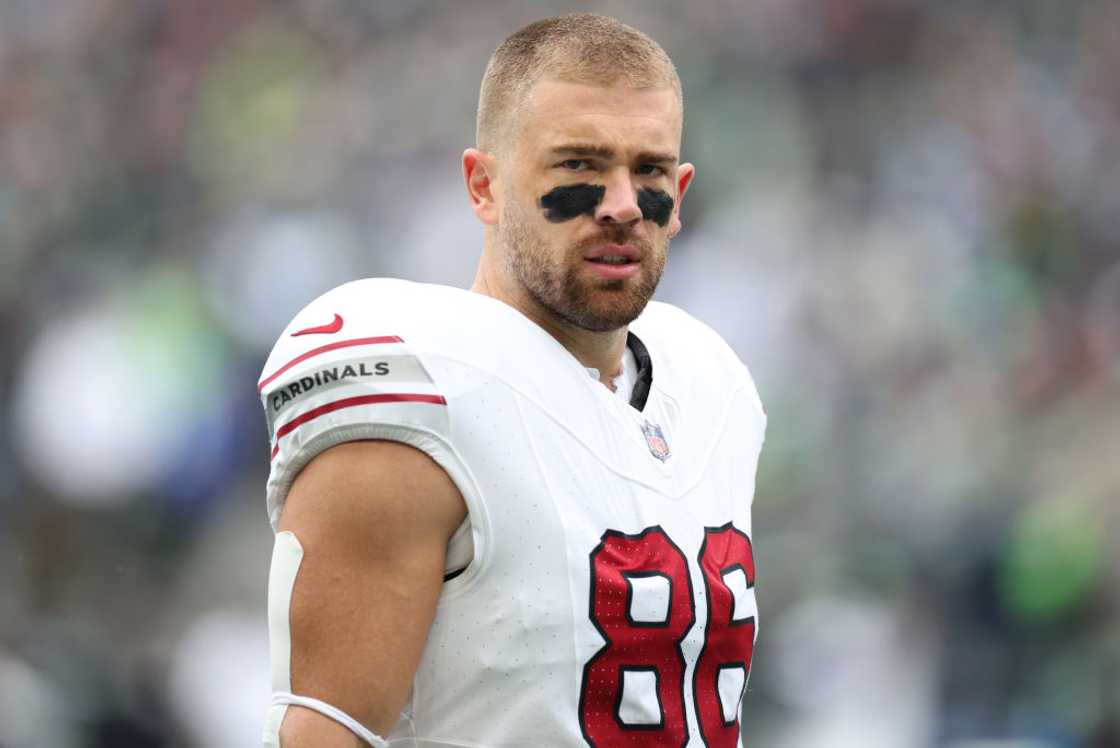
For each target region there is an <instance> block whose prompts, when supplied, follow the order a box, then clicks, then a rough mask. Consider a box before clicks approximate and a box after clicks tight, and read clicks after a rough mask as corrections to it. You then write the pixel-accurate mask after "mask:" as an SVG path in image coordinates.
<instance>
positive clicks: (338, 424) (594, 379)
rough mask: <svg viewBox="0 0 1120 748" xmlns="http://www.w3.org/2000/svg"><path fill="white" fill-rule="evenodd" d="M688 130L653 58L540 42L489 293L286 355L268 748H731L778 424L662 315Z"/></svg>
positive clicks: (294, 343) (510, 80)
mask: <svg viewBox="0 0 1120 748" xmlns="http://www.w3.org/2000/svg"><path fill="white" fill-rule="evenodd" d="M681 127H682V99H681V88H680V81H679V79H678V77H677V73H676V71H675V69H674V67H673V64H672V62H671V61H670V60H669V58H668V56H667V55H666V54H665V52H664V51H663V50H662V49H661V47H660V46H658V45H657V43H656V42H654V41H653V40H651V39H650V38H649V37H647V36H646V35H645V34H643V33H641V32H639V31H637V30H635V29H633V28H631V27H629V26H626V25H624V24H622V23H620V22H618V21H616V20H614V19H610V18H605V17H602V16H597V15H590V14H579V15H571V16H563V17H559V18H552V19H547V20H544V21H540V22H537V23H534V24H532V25H530V26H527V27H525V28H523V29H521V30H520V31H518V32H516V33H515V34H513V35H512V36H510V37H509V38H508V39H507V40H506V41H505V42H504V43H502V45H501V46H500V47H499V48H498V49H497V51H496V52H495V53H494V55H493V56H492V58H491V59H490V62H489V65H488V67H487V69H486V73H485V77H484V79H483V82H482V90H481V96H480V101H479V107H478V121H477V142H476V147H475V148H469V149H467V150H466V151H465V152H464V154H463V159H462V170H463V178H464V183H465V186H466V192H467V195H468V197H469V199H470V203H471V206H472V208H473V210H474V213H475V215H476V216H477V217H478V219H479V221H481V222H482V224H483V226H484V232H485V234H484V235H485V238H484V244H483V248H482V254H481V259H480V261H479V265H478V273H477V277H476V279H475V282H474V285H473V287H472V288H471V290H469V291H467V290H460V289H455V288H448V287H442V286H433V285H421V284H417V283H410V282H406V281H402V280H391V279H370V280H359V281H355V282H352V283H348V284H346V285H343V286H341V287H339V288H336V289H334V290H333V291H330V292H328V293H327V294H325V295H323V296H322V297H320V298H318V299H316V300H315V301H313V302H312V303H311V304H310V305H308V306H307V307H306V308H305V309H303V310H302V311H301V312H299V313H298V314H297V315H296V316H295V318H294V319H293V320H292V322H291V324H290V325H289V326H288V328H287V329H285V330H284V332H283V333H282V334H281V336H280V339H279V341H278V342H277V343H276V346H275V348H274V349H273V351H272V354H271V355H270V356H269V359H268V362H267V363H266V364H265V367H264V371H263V373H262V377H261V381H260V387H259V388H260V394H261V399H262V403H263V405H264V409H265V412H266V416H267V421H268V426H269V432H270V435H271V440H272V444H271V452H272V464H271V474H270V477H269V480H268V511H269V516H270V519H271V522H272V525H273V527H274V529H275V530H276V544H275V551H274V554H273V558H272V567H271V574H270V579H269V626H270V637H271V652H272V661H273V689H274V694H273V698H272V708H271V710H270V712H269V715H268V718H267V724H266V728H265V742H266V744H268V745H272V746H276V745H282V746H284V748H298V747H304V746H314V747H315V748H330V747H331V746H348V747H350V746H356V745H363V744H364V745H370V746H384V745H387V744H391V745H394V746H423V747H425V748H434V747H436V746H474V747H481V746H574V745H592V746H603V747H606V746H682V745H684V744H685V743H689V744H690V745H707V746H721V747H722V746H738V745H740V744H741V738H740V725H739V714H740V702H741V699H742V696H743V692H744V690H745V687H746V683H747V678H748V676H749V673H750V663H751V653H752V650H753V646H754V640H755V636H756V634H757V620H756V607H755V598H754V582H755V567H754V557H753V554H752V547H751V519H750V507H751V500H752V496H753V493H754V481H755V471H756V466H757V462H758V456H759V451H760V449H761V446H762V440H763V433H764V430H765V424H766V417H765V415H764V412H763V409H762V406H761V404H760V402H759V398H758V395H757V393H756V390H755V386H754V384H753V382H752V380H751V377H750V375H749V374H748V372H747V369H746V368H745V367H744V365H743V364H742V363H741V362H740V361H739V359H738V358H737V357H736V356H735V354H734V353H733V352H732V351H731V349H730V348H729V347H728V346H727V345H726V344H725V343H724V342H723V341H722V340H721V339H720V337H719V336H718V335H717V334H716V333H715V332H713V331H712V330H711V329H710V328H708V327H706V326H705V325H703V324H701V323H700V322H698V321H696V320H695V319H693V318H692V317H690V316H688V315H687V314H686V313H685V312H683V311H681V310H679V309H676V308H674V307H672V306H669V305H666V304H662V303H656V302H652V303H651V302H650V297H651V296H652V295H653V292H654V290H655V288H656V287H657V283H658V280H659V278H660V276H661V272H662V270H663V268H664V267H665V261H666V257H667V252H668V248H669V241H670V239H671V238H672V237H673V236H674V235H675V234H677V232H678V231H680V228H681V222H680V206H681V200H682V199H683V198H684V196H685V193H686V191H687V189H688V186H689V184H690V183H691V181H692V178H693V174H694V169H693V167H692V166H691V165H690V164H687V163H682V162H681V161H680V158H679V151H680V143H681Z"/></svg>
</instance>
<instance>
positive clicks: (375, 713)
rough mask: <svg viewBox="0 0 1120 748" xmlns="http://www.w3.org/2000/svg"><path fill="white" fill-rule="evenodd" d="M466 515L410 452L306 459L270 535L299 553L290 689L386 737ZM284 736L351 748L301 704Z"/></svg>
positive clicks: (345, 450)
mask: <svg viewBox="0 0 1120 748" xmlns="http://www.w3.org/2000/svg"><path fill="white" fill-rule="evenodd" d="M465 517H466V506H465V504H464V503H463V499H462V496H461V494H460V493H459V490H458V489H457V488H456V487H455V484H454V483H453V482H452V481H451V479H450V478H449V477H448V476H447V474H446V473H445V472H444V471H443V469H442V468H440V467H439V466H438V465H437V464H436V463H435V462H433V461H432V460H431V459H430V458H429V457H428V456H427V455H425V454H424V453H422V452H420V451H419V450H416V449H413V448H412V447H409V446H406V445H403V444H399V443H395V442H387V441H359V442H348V443H344V444H340V445H338V446H335V447H332V448H330V449H328V450H326V451H325V452H323V453H322V454H320V455H318V456H317V457H316V458H315V459H313V460H312V461H311V462H310V463H308V465H307V466H306V467H305V468H304V469H303V470H302V471H301V472H300V474H299V477H298V478H296V480H295V482H294V484H293V485H292V489H291V492H290V494H289V496H288V500H287V502H286V504H285V507H284V511H283V514H282V515H281V518H280V523H279V527H278V528H277V529H278V531H280V532H283V531H286V530H290V531H291V532H293V533H294V534H295V536H296V538H297V539H298V540H299V542H300V544H301V545H302V546H303V550H304V557H303V562H302V565H301V566H300V570H299V574H298V575H297V577H296V580H295V586H294V588H293V590H292V601H291V608H290V626H291V643H292V644H291V678H292V691H293V693H296V694H299V695H302V696H308V697H311V698H316V699H320V700H321V701H324V702H326V703H328V704H330V705H332V706H334V707H336V708H338V709H341V710H342V711H343V712H345V713H347V714H349V715H350V716H351V717H353V718H354V719H356V720H358V721H359V722H361V723H362V724H364V725H365V726H366V727H367V728H369V729H370V730H373V731H374V732H375V733H377V734H379V735H382V736H384V735H385V734H386V733H388V731H389V730H390V729H391V728H392V726H393V725H394V724H395V723H396V721H397V719H398V716H399V714H400V711H401V708H402V707H403V706H404V704H405V701H406V699H407V696H408V690H409V687H410V685H411V682H412V677H413V674H414V672H415V670H416V666H417V663H418V662H419V659H420V654H421V651H422V649H423V646H424V641H425V639H426V636H427V632H428V629H429V627H430V626H431V622H432V618H433V617H434V615H435V608H436V601H437V599H438V597H439V593H440V589H441V587H442V584H443V562H444V555H445V551H446V546H447V542H448V540H449V538H450V537H451V535H452V534H453V533H454V531H455V529H456V528H457V527H458V526H459V524H460V523H461V522H462V521H463V519H464V518H465ZM281 739H282V741H283V745H284V748H300V747H302V746H327V747H329V746H333V745H338V746H348V747H350V746H354V745H356V742H355V740H356V739H355V736H354V735H352V734H351V733H350V732H349V731H347V730H346V729H345V728H343V727H342V726H340V725H338V724H337V723H336V722H334V721H333V720H330V719H328V718H326V717H323V716H321V715H319V714H318V713H316V712H313V711H311V710H307V709H303V708H301V707H290V708H289V710H288V713H287V716H286V718H285V720H284V724H283V727H282V728H281Z"/></svg>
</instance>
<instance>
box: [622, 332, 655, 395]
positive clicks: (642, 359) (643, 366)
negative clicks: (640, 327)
mask: <svg viewBox="0 0 1120 748" xmlns="http://www.w3.org/2000/svg"><path fill="white" fill-rule="evenodd" d="M626 347H627V348H629V349H630V352H631V353H633V354H634V362H635V363H637V365H638V376H637V377H636V378H635V380H634V389H633V390H632V391H631V392H630V406H631V407H632V408H635V409H637V410H645V407H646V400H648V399H649V388H650V385H652V384H653V360H652V359H651V358H650V357H649V351H648V350H646V346H645V343H643V342H642V341H641V340H639V339H638V336H637V335H635V334H634V333H632V332H627V333H626Z"/></svg>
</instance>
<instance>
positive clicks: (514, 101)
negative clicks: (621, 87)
mask: <svg viewBox="0 0 1120 748" xmlns="http://www.w3.org/2000/svg"><path fill="white" fill-rule="evenodd" d="M545 78H548V79H552V80H562V81H573V82H577V83H588V84H591V85H602V86H606V85H611V84H614V83H617V82H620V81H621V82H624V83H626V84H627V85H629V86H633V87H635V88H667V87H672V88H673V90H674V91H676V93H677V100H678V102H680V106H681V108H682V110H683V99H682V97H681V80H680V77H679V76H678V75H677V69H676V68H675V67H674V66H673V61H672V60H670V59H669V55H667V54H665V50H664V49H662V48H661V45H659V44H658V43H657V42H655V41H654V40H653V39H651V38H649V37H648V36H646V35H645V34H643V33H642V32H641V31H638V30H637V29H635V28H633V27H631V26H627V25H626V24H624V23H622V22H621V21H618V20H616V19H614V18H609V17H607V16H600V15H596V14H594V13H573V14H571V15H565V16H557V17H555V18H546V19H544V20H541V21H537V22H536V23H531V24H529V25H528V26H526V27H525V28H523V29H521V30H520V31H516V32H514V33H513V34H512V35H511V36H510V37H509V38H507V39H506V40H505V41H504V42H502V43H501V45H500V46H499V47H498V48H497V49H496V50H495V51H494V54H493V55H491V57H490V62H489V64H487V66H486V73H485V74H484V75H483V77H482V90H481V92H480V93H479V97H478V118H477V121H476V130H475V142H476V143H477V146H478V148H480V149H481V150H484V151H490V152H495V151H498V150H499V149H502V148H504V147H505V146H508V145H510V144H511V143H512V141H513V137H512V136H513V135H514V134H515V132H514V131H513V124H514V121H515V120H516V116H515V115H516V114H518V113H519V111H520V109H521V108H522V106H523V105H524V103H525V99H526V97H527V95H528V93H529V91H530V90H531V89H532V87H533V85H534V84H535V83H537V81H540V80H542V79H545Z"/></svg>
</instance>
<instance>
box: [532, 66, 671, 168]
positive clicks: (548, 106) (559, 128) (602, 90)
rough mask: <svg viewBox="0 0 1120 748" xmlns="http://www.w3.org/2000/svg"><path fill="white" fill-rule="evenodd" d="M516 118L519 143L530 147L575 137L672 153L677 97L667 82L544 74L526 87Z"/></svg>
mask: <svg viewBox="0 0 1120 748" xmlns="http://www.w3.org/2000/svg"><path fill="white" fill-rule="evenodd" d="M520 124H521V127H520V138H519V140H520V144H521V145H522V146H523V147H526V148H529V149H531V150H534V151H536V150H548V149H550V148H555V147H557V146H560V145H564V144H565V143H570V142H580V143H593V144H596V145H603V146H606V147H609V148H611V149H614V150H618V151H621V152H625V151H646V150H661V151H669V152H673V153H675V152H676V150H677V149H678V148H679V147H680V140H681V114H680V103H679V100H678V98H677V93H676V91H675V90H674V89H672V88H670V87H666V88H634V87H632V86H628V85H626V84H624V83H619V84H614V85H610V86H596V85H591V84H587V83H573V82H570V81H558V80H548V79H546V80H542V81H539V82H538V83H536V84H535V85H534V86H533V88H532V89H531V90H530V92H529V95H528V96H527V97H526V102H525V109H524V111H523V114H522V117H521V123H520Z"/></svg>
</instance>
